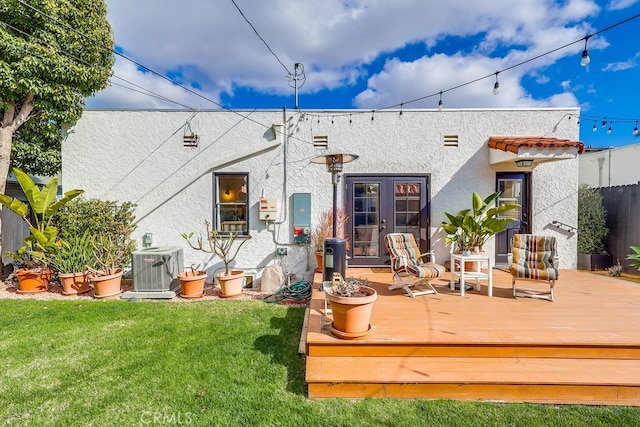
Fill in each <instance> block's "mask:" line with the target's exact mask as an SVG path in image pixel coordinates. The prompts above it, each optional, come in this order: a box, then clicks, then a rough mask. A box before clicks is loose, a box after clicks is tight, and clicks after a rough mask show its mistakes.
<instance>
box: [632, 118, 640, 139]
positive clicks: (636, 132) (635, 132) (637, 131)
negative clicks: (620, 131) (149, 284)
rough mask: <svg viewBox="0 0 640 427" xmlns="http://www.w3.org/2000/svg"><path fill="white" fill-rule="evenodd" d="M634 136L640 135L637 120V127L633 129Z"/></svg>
mask: <svg viewBox="0 0 640 427" xmlns="http://www.w3.org/2000/svg"><path fill="white" fill-rule="evenodd" d="M633 134H634V135H635V136H638V135H640V130H638V121H637V120H636V127H634V128H633Z"/></svg>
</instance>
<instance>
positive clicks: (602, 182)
mask: <svg viewBox="0 0 640 427" xmlns="http://www.w3.org/2000/svg"><path fill="white" fill-rule="evenodd" d="M638 162H640V144H633V145H627V146H624V147H609V148H603V149H591V150H589V149H587V150H585V153H584V154H582V155H581V156H580V167H579V181H580V183H581V184H587V185H589V186H590V187H596V188H597V187H614V186H616V185H632V184H640V168H638Z"/></svg>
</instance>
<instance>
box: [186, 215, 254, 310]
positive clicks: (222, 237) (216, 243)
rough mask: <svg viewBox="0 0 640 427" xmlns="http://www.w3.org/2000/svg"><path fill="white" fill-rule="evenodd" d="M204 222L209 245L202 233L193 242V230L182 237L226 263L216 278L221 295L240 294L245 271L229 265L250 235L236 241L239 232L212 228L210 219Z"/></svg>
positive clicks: (197, 248) (196, 247)
mask: <svg viewBox="0 0 640 427" xmlns="http://www.w3.org/2000/svg"><path fill="white" fill-rule="evenodd" d="M204 224H205V228H206V231H207V241H208V245H207V246H206V247H205V244H204V239H203V238H202V235H199V236H198V237H197V238H196V241H195V242H192V240H191V239H192V238H193V234H194V233H193V232H190V233H182V237H183V238H184V239H185V240H186V241H187V243H188V244H189V246H191V248H193V249H195V250H198V251H202V252H205V253H210V254H214V255H216V256H218V257H219V258H220V259H221V260H222V262H223V263H224V272H223V273H220V274H218V275H216V279H218V284H219V285H220V290H221V292H222V294H221V296H222V297H223V298H228V297H233V296H237V295H240V294H241V293H242V287H243V285H244V271H242V270H231V269H230V268H229V267H230V265H231V263H232V262H233V260H235V259H236V256H238V252H239V251H240V248H241V247H242V245H244V244H245V243H247V241H248V240H249V239H250V237H249V236H246V238H243V239H242V240H240V241H239V242H238V243H236V242H237V241H238V237H239V235H238V233H228V234H226V233H225V234H221V233H220V232H218V231H217V230H214V229H212V228H211V224H210V223H209V221H205V222H204ZM243 237H244V236H243Z"/></svg>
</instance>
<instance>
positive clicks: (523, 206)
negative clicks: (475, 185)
mask: <svg viewBox="0 0 640 427" xmlns="http://www.w3.org/2000/svg"><path fill="white" fill-rule="evenodd" d="M528 184H529V174H524V173H498V174H497V175H496V190H497V191H500V196H499V197H498V199H497V201H496V204H497V206H500V205H502V204H505V203H516V204H519V205H520V208H519V209H514V210H511V211H508V212H505V213H503V214H502V215H501V218H513V219H514V221H513V222H512V223H510V224H509V225H507V229H506V230H505V231H501V232H500V233H498V234H496V244H495V247H496V257H495V259H496V262H495V264H496V265H506V264H507V253H509V252H510V251H511V242H512V241H513V235H514V234H520V233H528V232H529V185H528Z"/></svg>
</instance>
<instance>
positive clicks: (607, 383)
mask: <svg viewBox="0 0 640 427" xmlns="http://www.w3.org/2000/svg"><path fill="white" fill-rule="evenodd" d="M306 371H307V378H306V381H307V383H308V387H309V397H310V398H330V397H349V398H364V397H394V398H432V399H441V398H447V399H464V400H495V401H514V402H523V401H526V402H533V403H582V404H598V405H638V403H639V402H640V362H639V361H638V360H631V359H626V360H625V359H615V360H607V359H555V358H552V359H550V358H524V359H522V358H478V357H473V358H466V357H308V358H307V370H306ZM630 373H632V374H630Z"/></svg>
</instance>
